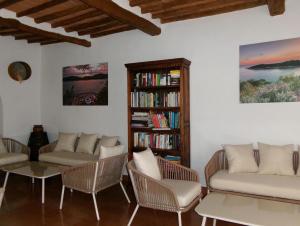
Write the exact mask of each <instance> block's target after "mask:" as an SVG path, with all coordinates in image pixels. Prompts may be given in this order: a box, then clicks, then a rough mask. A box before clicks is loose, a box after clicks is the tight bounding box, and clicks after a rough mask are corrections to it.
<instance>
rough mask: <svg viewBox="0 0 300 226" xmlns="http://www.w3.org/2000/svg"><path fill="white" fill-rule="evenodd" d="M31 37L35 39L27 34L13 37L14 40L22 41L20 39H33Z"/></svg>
mask: <svg viewBox="0 0 300 226" xmlns="http://www.w3.org/2000/svg"><path fill="white" fill-rule="evenodd" d="M33 37H35V35H33V34H29V33H28V34H26V33H24V34H17V35H15V40H22V39H27V38H33Z"/></svg>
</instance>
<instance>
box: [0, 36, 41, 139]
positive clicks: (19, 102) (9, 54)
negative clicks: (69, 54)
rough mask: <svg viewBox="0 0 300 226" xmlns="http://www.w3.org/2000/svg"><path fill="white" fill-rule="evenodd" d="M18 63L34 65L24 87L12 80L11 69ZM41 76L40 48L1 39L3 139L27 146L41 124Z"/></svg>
mask: <svg viewBox="0 0 300 226" xmlns="http://www.w3.org/2000/svg"><path fill="white" fill-rule="evenodd" d="M14 61H25V62H27V63H28V64H29V65H30V67H31V70H32V75H31V78H30V79H29V80H27V81H24V82H23V83H21V84H20V83H18V82H16V81H14V80H12V79H11V78H10V77H9V75H8V72H7V69H8V66H9V64H10V63H12V62H14ZM40 75H41V47H40V46H39V45H36V44H34V45H29V44H27V43H26V42H25V41H15V40H14V39H13V38H12V37H1V38H0V135H1V134H2V133H3V136H5V137H12V138H15V139H17V140H19V141H21V142H25V143H26V142H27V139H28V136H29V133H30V131H31V130H32V126H33V125H34V124H40V123H41V111H40V84H41V79H40V78H41V76H40ZM2 123H3V125H1V124H2Z"/></svg>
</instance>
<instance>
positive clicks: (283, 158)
mask: <svg viewBox="0 0 300 226" xmlns="http://www.w3.org/2000/svg"><path fill="white" fill-rule="evenodd" d="M258 148H259V158H260V164H259V170H258V173H260V174H276V175H294V174H295V172H294V168H293V153H294V145H292V144H289V145H282V146H279V145H269V144H263V143H258Z"/></svg>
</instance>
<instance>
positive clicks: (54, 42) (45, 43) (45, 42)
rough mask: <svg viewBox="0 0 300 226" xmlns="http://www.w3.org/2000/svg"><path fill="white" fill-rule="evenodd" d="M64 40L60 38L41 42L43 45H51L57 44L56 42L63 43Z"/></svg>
mask: <svg viewBox="0 0 300 226" xmlns="http://www.w3.org/2000/svg"><path fill="white" fill-rule="evenodd" d="M61 42H62V41H59V40H49V41H42V42H41V43H40V44H41V45H42V46H43V45H50V44H56V43H61Z"/></svg>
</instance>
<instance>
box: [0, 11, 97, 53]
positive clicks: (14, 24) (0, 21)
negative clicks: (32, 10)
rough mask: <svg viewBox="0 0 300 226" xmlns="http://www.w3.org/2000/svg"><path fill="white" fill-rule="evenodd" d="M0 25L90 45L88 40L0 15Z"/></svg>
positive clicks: (50, 37) (23, 31)
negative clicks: (42, 28) (46, 29)
mask: <svg viewBox="0 0 300 226" xmlns="http://www.w3.org/2000/svg"><path fill="white" fill-rule="evenodd" d="M1 25H3V26H6V27H10V28H12V29H15V30H18V31H20V32H22V33H31V34H33V35H37V36H43V37H47V38H49V39H54V40H59V41H62V42H69V43H73V44H76V45H81V46H85V47H90V46H91V42H89V41H87V40H84V39H80V38H75V37H70V36H66V35H62V34H58V33H53V32H49V31H44V30H41V29H38V28H35V27H30V26H28V25H25V24H22V23H20V22H19V21H17V20H15V19H8V18H3V17H0V26H1Z"/></svg>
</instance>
